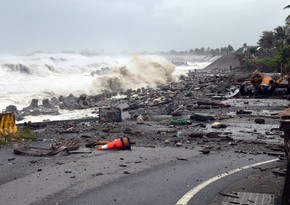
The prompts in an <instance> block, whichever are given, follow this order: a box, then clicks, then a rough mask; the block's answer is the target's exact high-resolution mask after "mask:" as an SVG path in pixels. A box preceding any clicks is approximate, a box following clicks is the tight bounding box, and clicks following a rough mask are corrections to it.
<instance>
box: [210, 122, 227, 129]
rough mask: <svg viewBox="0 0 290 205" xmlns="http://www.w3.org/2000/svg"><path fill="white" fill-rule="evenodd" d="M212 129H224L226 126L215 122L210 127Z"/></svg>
mask: <svg viewBox="0 0 290 205" xmlns="http://www.w3.org/2000/svg"><path fill="white" fill-rule="evenodd" d="M211 127H212V128H226V127H227V126H226V125H225V124H222V123H220V122H215V123H213V124H212V125H211Z"/></svg>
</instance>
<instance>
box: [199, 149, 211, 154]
mask: <svg viewBox="0 0 290 205" xmlns="http://www.w3.org/2000/svg"><path fill="white" fill-rule="evenodd" d="M200 152H201V153H202V154H209V153H210V150H208V149H203V150H200Z"/></svg>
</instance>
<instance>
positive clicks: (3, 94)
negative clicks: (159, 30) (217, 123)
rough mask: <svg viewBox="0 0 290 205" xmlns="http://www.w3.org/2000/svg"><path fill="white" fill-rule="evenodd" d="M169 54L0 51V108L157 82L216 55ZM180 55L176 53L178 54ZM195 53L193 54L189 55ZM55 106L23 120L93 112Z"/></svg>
mask: <svg viewBox="0 0 290 205" xmlns="http://www.w3.org/2000/svg"><path fill="white" fill-rule="evenodd" d="M172 59H174V58H172V56H171V57H168V56H166V57H163V56H159V55H91V56H88V55H82V54H80V53H34V54H32V55H22V56H19V55H0V75H1V81H0V88H1V89H0V108H1V109H2V110H4V109H5V108H6V107H7V106H8V105H15V106H16V107H17V108H18V109H19V110H21V109H22V108H24V107H27V106H28V105H29V104H30V102H31V100H32V99H33V98H35V99H38V100H39V102H40V103H41V102H42V100H43V99H44V98H49V99H50V98H52V97H57V98H58V97H59V96H60V95H63V96H67V95H69V94H73V95H74V96H79V95H81V94H87V95H96V94H98V93H100V92H102V91H104V90H107V91H115V90H114V89H122V90H126V89H129V88H131V89H137V88H140V87H147V86H150V87H156V86H157V85H159V84H162V83H167V82H172V81H176V80H178V76H179V75H186V73H187V72H188V71H190V70H195V69H202V68H204V67H206V66H207V65H208V64H210V63H211V62H212V61H213V60H214V59H215V58H211V57H210V58H208V59H205V58H204V57H195V58H182V59H183V61H184V62H183V65H175V64H173V63H172V62H173V60H172ZM179 59H180V58H179ZM191 59H194V60H191ZM93 109H94V108H91V109H87V110H75V111H67V110H59V111H60V113H61V114H60V115H57V116H50V115H45V116H26V117H25V119H24V120H23V121H43V120H47V119H49V120H61V119H76V118H82V117H86V116H87V117H90V116H91V117H94V114H92V110H93Z"/></svg>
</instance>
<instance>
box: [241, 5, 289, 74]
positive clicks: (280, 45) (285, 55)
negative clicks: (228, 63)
mask: <svg viewBox="0 0 290 205" xmlns="http://www.w3.org/2000/svg"><path fill="white" fill-rule="evenodd" d="M286 8H290V5H288V6H286V7H285V8H284V9H286ZM257 44H258V45H257V46H247V45H246V44H244V45H243V47H242V48H239V49H238V50H237V51H236V56H237V58H239V59H240V61H241V62H242V63H243V64H244V65H245V66H246V67H249V68H258V69H261V68H266V69H267V70H272V71H273V72H281V73H282V74H283V75H284V74H288V73H290V15H289V16H288V17H287V18H286V19H285V26H278V27H276V28H274V29H273V31H263V32H262V35H261V36H260V39H259V41H258V42H257Z"/></svg>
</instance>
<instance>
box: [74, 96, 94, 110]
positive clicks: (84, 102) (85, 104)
mask: <svg viewBox="0 0 290 205" xmlns="http://www.w3.org/2000/svg"><path fill="white" fill-rule="evenodd" d="M86 98H87V95H86V94H82V95H80V97H79V99H78V100H77V103H78V105H79V108H81V109H88V108H90V107H91V103H90V101H89V100H87V99H86Z"/></svg>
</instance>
